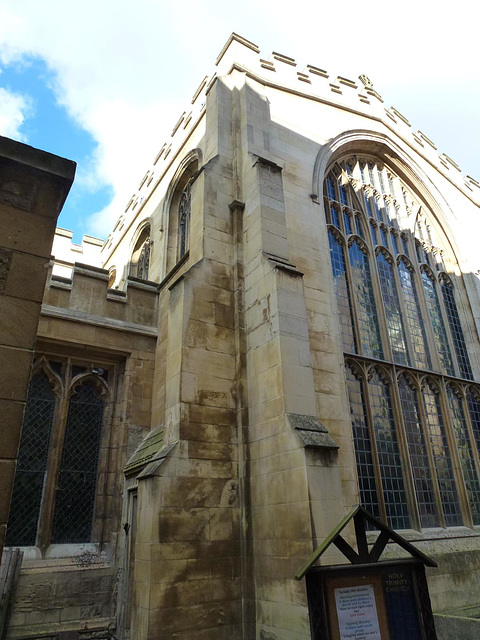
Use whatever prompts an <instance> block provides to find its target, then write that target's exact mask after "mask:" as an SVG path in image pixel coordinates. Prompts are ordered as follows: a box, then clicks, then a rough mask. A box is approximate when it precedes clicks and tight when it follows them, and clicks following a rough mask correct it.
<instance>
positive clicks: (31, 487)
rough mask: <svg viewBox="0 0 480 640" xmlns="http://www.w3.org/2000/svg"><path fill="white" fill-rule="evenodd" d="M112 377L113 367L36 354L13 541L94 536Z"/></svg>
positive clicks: (13, 508)
mask: <svg viewBox="0 0 480 640" xmlns="http://www.w3.org/2000/svg"><path fill="white" fill-rule="evenodd" d="M108 377H109V371H108V369H105V368H103V367H97V366H95V365H93V364H91V363H90V364H88V365H86V364H82V363H75V362H72V360H71V359H70V358H67V359H65V360H64V361H62V362H57V361H52V362H51V363H50V362H48V361H47V359H46V358H44V357H41V358H39V360H37V362H36V364H35V366H34V374H33V376H32V380H31V383H30V387H29V393H28V397H27V402H26V406H25V413H24V422H23V427H22V439H21V442H20V449H19V457H18V467H17V472H16V476H15V488H14V491H13V498H12V503H11V509H10V519H9V523H8V527H7V531H8V534H7V541H6V542H7V544H8V545H10V546H12V545H19V546H34V545H37V546H39V547H40V548H41V549H45V548H46V547H48V545H49V544H51V543H56V544H60V543H77V542H90V541H91V540H92V526H93V522H94V514H95V504H96V498H97V494H98V490H97V476H98V466H99V451H100V442H101V435H102V429H103V422H104V409H105V397H106V394H107V392H108V386H107V384H108ZM59 444H60V446H58V445H59ZM51 445H52V446H51Z"/></svg>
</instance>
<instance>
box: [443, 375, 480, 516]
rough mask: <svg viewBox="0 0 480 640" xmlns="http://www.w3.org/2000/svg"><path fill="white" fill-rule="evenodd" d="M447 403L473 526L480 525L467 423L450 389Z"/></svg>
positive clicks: (478, 492) (478, 493) (479, 498)
mask: <svg viewBox="0 0 480 640" xmlns="http://www.w3.org/2000/svg"><path fill="white" fill-rule="evenodd" d="M448 401H449V404H450V411H451V415H452V425H453V432H454V434H455V440H456V444H457V451H458V456H459V458H460V465H461V467H462V472H463V480H464V482H465V487H466V489H467V496H468V499H469V501H470V508H471V510H472V518H473V524H480V484H479V481H478V474H477V470H476V468H475V462H474V458H473V452H472V445H471V442H470V438H469V437H468V430H467V423H466V420H465V414H464V411H463V406H462V400H461V398H460V397H459V396H458V395H457V394H456V393H455V391H454V389H453V388H452V387H449V388H448Z"/></svg>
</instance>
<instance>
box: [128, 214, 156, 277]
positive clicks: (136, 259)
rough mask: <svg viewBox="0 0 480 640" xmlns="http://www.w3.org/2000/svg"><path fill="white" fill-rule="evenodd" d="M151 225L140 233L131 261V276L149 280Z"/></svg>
mask: <svg viewBox="0 0 480 640" xmlns="http://www.w3.org/2000/svg"><path fill="white" fill-rule="evenodd" d="M150 252H151V239H150V225H146V226H144V228H143V229H142V231H141V232H140V234H139V236H138V238H137V241H136V242H135V247H134V249H133V252H132V257H131V260H130V275H131V276H135V277H136V278H141V279H142V280H148V276H149V271H150Z"/></svg>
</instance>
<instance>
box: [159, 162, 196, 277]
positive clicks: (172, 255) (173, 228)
mask: <svg viewBox="0 0 480 640" xmlns="http://www.w3.org/2000/svg"><path fill="white" fill-rule="evenodd" d="M199 175H200V172H199V157H198V155H197V151H195V152H192V153H191V154H190V155H189V156H188V157H187V158H186V159H185V160H184V162H183V164H182V165H181V167H180V168H179V172H178V176H177V177H176V178H175V179H174V181H173V183H172V185H171V187H170V193H169V195H168V196H167V198H166V202H167V204H168V213H167V216H168V223H167V227H168V234H167V254H166V270H167V272H169V271H170V270H171V269H173V268H174V267H175V265H176V264H177V263H178V262H179V261H180V260H182V259H183V258H185V256H187V255H188V253H189V251H190V249H191V248H192V237H191V235H192V211H193V210H194V205H195V202H196V195H195V194H196V193H198V192H197V190H196V189H197V178H198V176H199Z"/></svg>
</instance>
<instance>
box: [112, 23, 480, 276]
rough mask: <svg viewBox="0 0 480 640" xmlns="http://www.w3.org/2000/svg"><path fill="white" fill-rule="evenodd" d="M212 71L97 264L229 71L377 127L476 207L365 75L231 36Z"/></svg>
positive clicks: (476, 191)
mask: <svg viewBox="0 0 480 640" xmlns="http://www.w3.org/2000/svg"><path fill="white" fill-rule="evenodd" d="M215 65H216V69H215V72H214V73H213V74H212V75H210V76H205V77H204V78H203V80H202V82H201V83H200V85H199V87H198V89H197V90H196V91H195V93H194V95H193V96H192V100H191V104H190V105H188V108H186V109H185V111H184V112H183V113H182V115H181V116H180V118H179V119H178V120H177V122H176V123H175V125H174V126H173V128H172V132H171V134H170V137H169V139H168V140H167V141H165V142H164V143H163V145H162V146H161V148H160V150H159V152H158V153H157V155H156V157H155V158H154V160H153V162H152V164H151V165H150V167H149V168H148V170H147V171H146V173H145V174H144V175H143V177H142V179H141V180H140V183H139V185H138V188H137V190H136V191H135V192H134V193H133V194H132V196H131V198H130V199H129V201H128V203H127V204H126V207H125V211H124V212H122V214H121V215H120V217H119V219H118V221H117V223H116V225H115V227H114V229H113V231H112V233H111V234H110V236H109V237H108V238H107V240H106V242H105V244H104V246H103V247H102V250H101V256H102V260H103V264H105V263H106V262H107V261H108V258H109V256H110V255H111V253H112V251H113V250H114V248H115V246H116V245H117V244H118V243H119V241H120V240H121V239H122V237H123V235H124V234H125V232H126V230H127V229H128V228H129V226H130V225H131V223H132V222H133V220H135V219H136V218H137V217H138V216H139V213H140V211H141V210H142V208H143V207H144V206H145V204H146V202H147V201H148V199H149V197H150V196H151V194H152V193H153V192H154V190H155V188H156V187H157V185H158V184H159V183H160V181H161V180H162V178H163V177H164V175H165V174H166V173H167V171H168V170H169V169H170V167H171V166H172V163H174V162H175V160H176V159H177V156H178V153H179V152H180V150H181V149H182V148H183V146H184V144H185V142H186V141H187V140H188V138H189V136H190V135H191V134H192V132H193V130H194V129H195V128H196V127H197V125H198V123H199V122H200V120H201V119H202V117H203V115H204V112H205V105H206V99H207V95H208V93H209V91H210V89H211V88H212V86H213V85H214V83H215V82H216V80H217V79H218V78H220V77H226V76H229V75H230V74H232V73H233V72H234V71H237V72H240V73H243V74H245V75H246V76H247V77H250V78H252V79H254V80H256V81H257V82H259V83H260V84H263V85H264V86H266V87H272V88H279V89H281V90H283V91H286V92H290V93H292V94H295V95H298V96H301V97H303V98H307V99H310V100H314V101H318V102H321V103H324V104H327V105H332V106H335V107H339V108H341V109H343V110H346V111H350V112H352V113H355V114H358V115H360V116H367V117H368V118H372V119H374V120H375V121H376V122H381V123H382V124H383V125H384V126H385V127H386V128H387V129H389V130H391V131H392V132H393V133H395V134H396V135H397V136H398V137H399V138H400V139H402V141H403V142H405V143H406V144H407V145H409V146H410V147H411V148H412V149H414V150H415V151H416V152H417V153H419V154H420V156H423V157H424V158H425V160H426V161H427V162H429V163H430V164H431V165H432V166H434V167H435V168H436V169H437V170H438V171H439V172H440V174H442V175H443V176H444V177H445V178H446V179H447V180H449V181H450V182H451V183H453V184H454V185H455V186H456V187H457V188H458V189H460V190H461V191H462V192H463V193H464V194H465V195H467V196H468V197H469V198H470V199H471V200H473V201H474V202H475V203H477V204H479V203H480V183H479V182H478V181H477V180H475V179H474V178H472V177H471V176H468V175H463V174H462V171H461V169H460V167H459V166H458V164H457V163H456V162H455V161H454V160H452V159H451V158H450V157H449V156H448V155H447V154H445V153H442V152H439V151H438V149H437V146H436V145H435V143H434V142H432V141H431V140H430V139H429V138H428V137H427V136H426V135H425V134H424V133H422V132H421V131H418V130H417V131H414V129H413V128H412V125H411V124H410V122H409V120H408V119H407V118H406V117H405V116H404V115H403V114H402V113H400V111H398V109H396V108H395V107H393V106H390V107H386V106H385V103H384V100H383V98H382V96H381V95H380V94H379V93H378V92H377V91H376V90H375V89H374V87H373V84H372V82H371V80H370V79H369V78H368V77H367V76H366V75H361V76H360V77H359V78H358V80H352V79H349V78H346V77H343V76H339V75H331V74H330V73H328V71H326V70H325V69H322V68H321V67H318V66H315V65H312V64H306V65H300V64H298V63H297V62H296V60H295V59H294V58H292V57H290V56H287V55H284V54H281V53H278V52H275V51H274V52H272V53H271V54H270V55H269V56H268V57H265V56H264V55H262V53H261V52H260V49H259V48H258V46H257V45H255V44H254V43H252V42H250V41H249V40H246V39H245V38H242V37H241V36H239V35H237V34H235V33H232V35H231V36H230V38H229V39H228V41H227V42H226V44H225V46H224V47H223V49H222V50H221V52H220V54H219V56H218V57H217V60H216V63H215Z"/></svg>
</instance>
